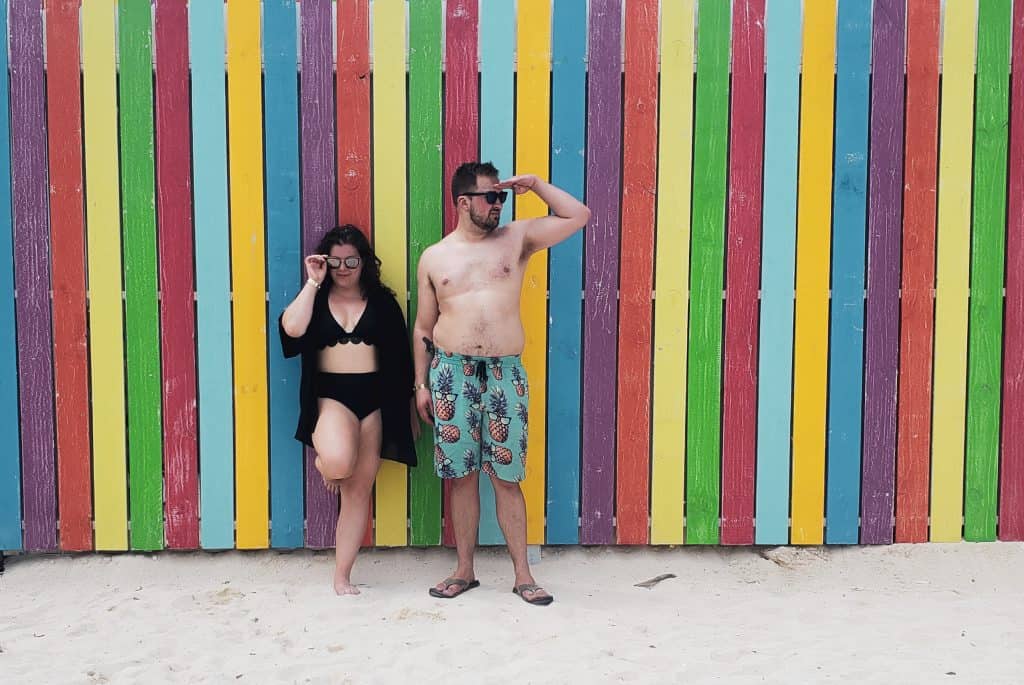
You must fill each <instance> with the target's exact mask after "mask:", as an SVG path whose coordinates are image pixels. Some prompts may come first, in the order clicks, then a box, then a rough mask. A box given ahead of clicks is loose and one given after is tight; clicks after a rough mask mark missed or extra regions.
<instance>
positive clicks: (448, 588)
mask: <svg viewBox="0 0 1024 685" xmlns="http://www.w3.org/2000/svg"><path fill="white" fill-rule="evenodd" d="M475 587H480V581H479V580H477V579H476V578H469V579H466V578H459V577H457V576H449V577H448V578H445V579H444V580H442V581H441V582H440V583H438V584H437V585H435V586H434V587H432V588H430V591H429V592H430V596H431V597H438V598H440V599H451V598H452V597H458V596H459V595H461V594H462V593H463V592H468V591H470V590H472V589H473V588H475Z"/></svg>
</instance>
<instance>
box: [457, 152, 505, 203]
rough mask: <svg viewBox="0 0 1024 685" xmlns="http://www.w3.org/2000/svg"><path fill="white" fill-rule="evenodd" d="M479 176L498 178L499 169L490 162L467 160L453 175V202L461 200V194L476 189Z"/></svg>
mask: <svg viewBox="0 0 1024 685" xmlns="http://www.w3.org/2000/svg"><path fill="white" fill-rule="evenodd" d="M477 176H486V177H487V178H495V179H496V178H498V169H497V167H495V166H494V165H493V164H491V163H490V162H466V163H464V164H461V165H460V166H459V168H458V169H456V170H455V174H454V175H452V202H453V203H456V202H458V201H459V195H462V194H463V193H471V192H473V191H474V190H476V179H477Z"/></svg>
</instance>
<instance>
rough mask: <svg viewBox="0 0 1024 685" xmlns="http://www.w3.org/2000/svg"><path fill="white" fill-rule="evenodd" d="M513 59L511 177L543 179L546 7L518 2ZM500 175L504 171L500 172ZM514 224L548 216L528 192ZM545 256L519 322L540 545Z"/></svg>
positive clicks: (527, 486) (535, 267) (529, 532)
mask: <svg viewBox="0 0 1024 685" xmlns="http://www.w3.org/2000/svg"><path fill="white" fill-rule="evenodd" d="M518 24H519V30H518V32H517V36H518V38H517V46H516V54H517V55H518V61H519V64H518V68H519V74H518V80H517V83H516V151H515V156H516V162H515V163H516V169H515V171H516V173H518V174H537V175H539V176H541V177H544V176H546V175H547V172H548V168H549V162H550V151H549V147H550V128H551V126H550V114H551V90H550V84H551V3H550V2H549V0H519V16H518ZM503 171H504V170H503ZM515 210H516V219H528V218H531V217H538V216H547V213H548V208H547V205H545V204H544V203H543V202H542V201H541V200H540V198H538V197H537V196H536V195H534V194H533V193H528V194H526V195H520V196H519V197H517V198H516V205H515ZM547 295H548V251H547V250H544V251H542V252H538V253H537V254H535V255H534V256H533V257H532V258H531V259H530V263H529V265H527V267H526V275H525V278H524V279H523V292H522V317H523V326H524V328H525V329H526V346H525V348H524V350H523V366H525V367H526V374H527V376H528V377H529V378H530V431H529V435H528V437H527V441H528V442H527V446H526V450H527V453H528V454H529V455H530V456H529V458H528V459H527V460H526V480H525V481H523V485H522V487H523V496H524V497H525V498H526V521H527V525H526V541H527V542H528V543H529V544H531V545H539V544H542V543H543V542H544V499H545V480H546V472H547V468H546V466H547V450H546V448H545V445H546V444H547V420H546V419H547V349H548V327H547V326H548V303H547Z"/></svg>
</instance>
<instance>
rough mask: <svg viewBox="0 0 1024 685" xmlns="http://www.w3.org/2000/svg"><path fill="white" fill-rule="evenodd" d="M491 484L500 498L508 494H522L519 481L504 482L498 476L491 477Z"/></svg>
mask: <svg viewBox="0 0 1024 685" xmlns="http://www.w3.org/2000/svg"><path fill="white" fill-rule="evenodd" d="M491 484H492V485H493V486H494V492H495V493H496V494H498V495H499V496H500V495H502V494H506V493H508V494H511V495H514V494H515V493H517V492H519V493H521V492H522V488H521V487H519V481H517V480H502V479H501V478H498V477H497V476H491Z"/></svg>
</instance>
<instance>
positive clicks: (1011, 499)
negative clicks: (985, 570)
mask: <svg viewBox="0 0 1024 685" xmlns="http://www.w3.org/2000/svg"><path fill="white" fill-rule="evenodd" d="M1011 55H1012V57H1011V59H1012V65H1013V73H1012V77H1011V78H1012V82H1011V85H1010V93H1011V94H1012V97H1013V100H1012V103H1011V105H1010V141H1009V155H1010V167H1009V178H1008V183H1009V193H1008V201H1009V213H1008V214H1007V216H1008V219H1009V223H1008V225H1007V231H1006V236H1007V237H1006V336H1005V340H1006V342H1005V344H1004V347H1003V350H1004V352H1003V354H1004V355H1005V356H1004V370H1003V427H1002V434H1003V444H1002V454H1001V460H1000V465H999V539H1000V540H1024V443H1022V442H1021V441H1020V440H1017V437H1016V436H1017V433H1016V429H1017V427H1018V426H1021V425H1024V0H1014V3H1013V35H1012V52H1011Z"/></svg>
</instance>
